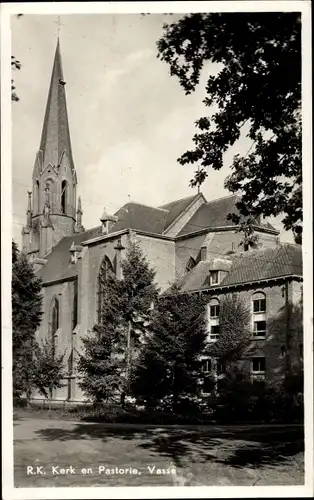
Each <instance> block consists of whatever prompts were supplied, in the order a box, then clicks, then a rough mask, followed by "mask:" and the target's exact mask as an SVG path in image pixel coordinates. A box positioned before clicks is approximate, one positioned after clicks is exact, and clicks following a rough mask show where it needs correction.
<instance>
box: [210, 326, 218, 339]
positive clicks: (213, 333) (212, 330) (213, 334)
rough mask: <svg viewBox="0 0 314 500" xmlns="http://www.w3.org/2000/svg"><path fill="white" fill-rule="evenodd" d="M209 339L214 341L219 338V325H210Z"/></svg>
mask: <svg viewBox="0 0 314 500" xmlns="http://www.w3.org/2000/svg"><path fill="white" fill-rule="evenodd" d="M210 338H211V339H212V340H216V339H218V338H219V325H212V326H211V328H210Z"/></svg>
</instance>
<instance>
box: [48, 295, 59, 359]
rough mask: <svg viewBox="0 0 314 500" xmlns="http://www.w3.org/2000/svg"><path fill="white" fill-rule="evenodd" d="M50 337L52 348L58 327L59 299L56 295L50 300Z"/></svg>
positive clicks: (54, 344) (54, 345)
mask: <svg viewBox="0 0 314 500" xmlns="http://www.w3.org/2000/svg"><path fill="white" fill-rule="evenodd" d="M50 325H51V326H50V339H51V341H52V347H53V350H55V347H56V333H57V331H58V328H59V301H58V299H57V298H56V297H54V299H53V301H52V308H51V322H50Z"/></svg>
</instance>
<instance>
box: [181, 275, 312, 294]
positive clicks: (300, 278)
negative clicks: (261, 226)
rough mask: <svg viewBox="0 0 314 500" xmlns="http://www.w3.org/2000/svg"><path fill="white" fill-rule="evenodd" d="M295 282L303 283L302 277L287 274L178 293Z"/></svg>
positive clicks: (185, 291) (207, 291)
mask: <svg viewBox="0 0 314 500" xmlns="http://www.w3.org/2000/svg"><path fill="white" fill-rule="evenodd" d="M287 279H288V280H296V281H303V277H302V276H300V275H297V274H288V275H284V276H276V277H274V278H265V279H261V280H253V281H246V282H244V283H234V284H230V285H222V286H219V285H218V286H212V287H207V288H195V289H194V290H184V291H182V292H179V293H182V294H184V293H203V292H206V293H210V292H217V291H226V290H230V289H234V288H241V287H246V286H253V285H259V284H261V285H262V284H264V283H269V282H276V281H286V280H287Z"/></svg>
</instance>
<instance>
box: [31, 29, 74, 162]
mask: <svg viewBox="0 0 314 500" xmlns="http://www.w3.org/2000/svg"><path fill="white" fill-rule="evenodd" d="M65 84H66V82H65V81H64V77H63V71H62V62H61V52H60V41H59V38H58V41H57V47H56V52H55V58H54V63H53V69H52V75H51V80H50V88H49V93H48V100H47V106H46V112H45V118H44V124H43V130H42V135H41V141H40V148H39V149H40V150H41V151H42V160H43V165H45V166H46V165H48V164H49V163H51V165H53V166H57V165H59V163H60V159H61V155H62V153H63V152H64V151H66V152H67V155H68V158H69V163H70V165H69V167H70V168H71V170H72V171H73V170H74V163H73V157H72V148H71V140H70V131H69V123H68V113H67V105H66V95H65Z"/></svg>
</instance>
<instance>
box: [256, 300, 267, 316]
mask: <svg viewBox="0 0 314 500" xmlns="http://www.w3.org/2000/svg"><path fill="white" fill-rule="evenodd" d="M253 312H254V313H261V312H266V299H255V300H253Z"/></svg>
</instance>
